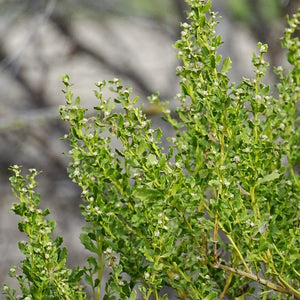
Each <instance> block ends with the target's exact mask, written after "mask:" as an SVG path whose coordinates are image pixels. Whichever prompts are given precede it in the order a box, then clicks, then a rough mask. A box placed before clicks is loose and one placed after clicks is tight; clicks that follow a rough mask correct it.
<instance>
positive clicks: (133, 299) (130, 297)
mask: <svg viewBox="0 0 300 300" xmlns="http://www.w3.org/2000/svg"><path fill="white" fill-rule="evenodd" d="M136 294H137V292H136V290H133V291H132V292H131V294H130V296H129V300H135V299H136Z"/></svg>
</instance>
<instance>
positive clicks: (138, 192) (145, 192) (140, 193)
mask: <svg viewBox="0 0 300 300" xmlns="http://www.w3.org/2000/svg"><path fill="white" fill-rule="evenodd" d="M132 194H133V196H134V197H136V198H138V199H140V200H142V201H147V200H154V199H157V198H159V197H160V196H161V195H162V193H161V192H160V191H158V190H156V189H151V188H147V187H143V188H137V189H135V190H134V191H133V193H132Z"/></svg>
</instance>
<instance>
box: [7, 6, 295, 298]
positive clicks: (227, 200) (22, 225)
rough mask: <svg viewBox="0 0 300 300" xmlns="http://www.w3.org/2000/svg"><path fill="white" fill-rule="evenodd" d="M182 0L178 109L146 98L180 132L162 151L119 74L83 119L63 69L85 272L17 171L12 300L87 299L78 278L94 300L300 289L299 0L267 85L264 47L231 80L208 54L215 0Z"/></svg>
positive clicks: (287, 294) (278, 294) (213, 52)
mask: <svg viewBox="0 0 300 300" xmlns="http://www.w3.org/2000/svg"><path fill="white" fill-rule="evenodd" d="M187 3H188V4H189V5H190V8H191V10H190V12H189V14H188V20H189V22H188V23H184V24H182V28H183V30H182V34H181V39H180V40H179V41H178V42H177V43H176V44H175V47H176V48H177V49H178V57H179V58H180V59H181V60H182V65H181V66H180V67H178V69H177V74H178V76H179V78H180V86H181V93H180V94H179V95H178V98H179V99H180V105H179V107H178V108H177V111H176V115H175V116H173V114H172V115H171V113H170V110H169V109H168V104H167V103H165V102H161V101H160V100H159V98H158V96H157V95H153V96H151V97H150V98H149V100H150V101H151V102H152V103H155V104H156V105H158V106H159V107H160V108H161V111H162V113H163V117H164V119H165V120H166V121H167V122H169V123H170V124H171V125H172V126H173V128H174V131H175V132H176V135H175V136H174V137H170V138H169V142H170V144H171V146H170V147H169V149H163V148H162V146H161V140H162V135H163V132H162V130H161V129H160V128H158V129H153V128H152V127H151V121H150V120H149V119H147V117H146V115H145V114H144V113H143V111H142V107H141V106H139V105H138V104H137V102H138V97H136V98H133V99H132V98H131V96H130V93H131V89H126V88H124V87H123V86H122V85H121V82H120V80H118V79H115V80H112V81H109V82H108V84H109V89H110V91H111V92H113V93H114V96H112V97H111V98H109V99H107V98H106V97H105V96H104V91H105V88H106V85H107V82H106V81H102V82H98V83H97V84H96V86H97V90H95V96H96V97H97V98H98V103H97V104H96V106H95V107H94V109H95V113H94V114H93V115H92V116H91V117H87V116H86V111H87V109H86V108H84V107H83V106H81V104H80V98H76V99H75V100H74V101H73V94H72V92H71V90H70V86H71V84H70V79H69V77H68V76H67V75H65V76H63V83H64V85H65V87H66V88H65V90H64V93H65V95H66V105H64V106H61V108H60V113H61V116H62V119H63V120H65V121H67V122H68V123H69V124H70V131H69V133H68V134H66V135H65V137H64V139H66V140H68V141H69V143H70V146H71V151H70V152H69V154H70V156H71V158H72V161H71V163H70V167H69V169H68V171H69V174H70V178H71V179H72V180H73V181H74V182H76V183H77V184H78V185H79V186H80V187H81V189H82V193H81V196H82V201H83V204H82V205H81V211H82V214H83V216H84V218H85V220H86V222H87V225H86V226H85V227H83V233H82V234H81V235H80V240H81V242H82V244H83V245H84V246H85V248H87V249H88V250H90V252H91V256H90V257H89V258H88V260H87V266H86V267H85V268H83V269H81V270H80V269H76V270H73V271H72V270H69V269H67V268H66V267H65V260H66V250H65V248H61V242H62V239H61V238H57V239H56V240H55V241H52V237H51V233H52V231H53V228H54V222H53V221H49V220H47V219H45V216H46V215H48V213H49V211H48V210H45V211H41V210H39V209H38V204H39V195H38V194H35V193H34V191H33V189H34V187H35V186H36V185H37V183H36V181H35V175H36V174H37V172H36V171H35V170H30V174H29V175H27V179H25V178H24V177H22V176H21V174H20V167H17V166H15V167H13V168H12V170H13V171H14V173H15V174H14V176H13V177H12V178H11V182H12V186H13V189H14V191H15V195H16V196H17V198H19V200H20V202H19V203H17V204H14V205H13V208H12V210H13V211H14V212H15V213H16V214H18V215H20V216H22V218H23V220H22V221H20V222H19V229H20V231H22V232H25V233H26V234H27V235H28V241H27V242H21V243H19V248H20V250H21V252H22V253H23V254H24V255H25V259H24V260H23V261H22V262H21V273H18V271H17V270H16V269H15V268H13V269H12V270H11V272H10V275H11V276H14V277H16V278H17V279H18V281H19V283H20V288H21V292H22V293H23V296H20V297H17V296H15V293H16V292H15V290H12V289H10V288H8V287H7V286H6V285H5V286H4V293H5V294H6V295H7V296H6V298H7V299H19V298H20V299H85V298H86V297H87V296H86V294H85V292H84V289H83V288H82V286H81V285H80V280H83V281H81V282H84V285H89V286H91V288H92V291H93V296H92V297H93V299H100V294H101V297H103V299H106V300H108V299H131V300H133V299H136V298H141V297H142V298H143V299H150V297H154V298H155V299H168V296H167V294H164V295H162V290H161V289H162V287H165V286H167V287H170V288H171V289H173V290H174V291H176V293H177V296H178V298H180V299H206V300H209V299H224V298H228V299H245V297H246V296H247V295H251V294H255V295H256V296H257V297H258V298H259V299H300V259H299V257H300V255H299V249H300V214H299V210H300V200H299V199H300V182H299V175H298V173H297V172H296V171H295V169H296V165H297V163H298V162H299V156H300V152H299V141H300V131H299V115H298V112H297V102H298V100H299V96H300V47H299V43H300V42H299V39H298V37H296V35H295V32H296V30H299V28H300V27H299V24H300V20H299V18H300V9H299V10H298V12H297V13H296V14H295V15H293V16H292V17H291V18H290V19H288V24H289V27H288V28H287V29H286V30H285V32H284V37H283V38H282V46H283V47H284V48H285V49H286V50H287V60H288V62H289V64H290V68H289V69H287V70H284V69H283V68H282V67H278V68H276V69H275V72H276V74H277V75H278V78H279V80H278V81H279V83H278V84H277V85H276V87H277V90H276V92H274V93H271V92H270V88H269V86H267V85H265V84H264V83H263V78H264V75H265V73H266V69H267V66H268V63H267V62H266V61H265V59H264V54H265V53H266V52H267V50H268V46H267V45H263V44H261V43H259V44H258V52H257V54H253V58H252V62H253V66H254V69H255V76H254V78H251V79H247V78H244V79H243V80H242V82H241V83H239V84H235V83H232V82H231V81H230V79H229V77H228V75H227V74H228V71H229V69H230V68H231V60H230V58H225V59H222V57H221V55H219V54H218V52H217V49H218V47H219V46H220V45H221V44H222V40H221V37H220V36H218V35H216V34H215V26H216V25H217V24H218V17H217V14H216V13H214V12H212V11H211V9H210V7H211V1H200V0H187ZM116 140H118V141H119V143H115V141H116ZM113 141H114V143H112V142H113ZM116 145H117V146H116ZM104 268H109V270H110V276H109V278H108V279H107V281H106V283H105V288H104V291H102V290H101V286H103V285H101V283H102V282H103V280H104V278H103V270H104ZM255 282H256V284H255ZM137 291H140V294H139V293H138V292H137ZM102 295H104V296H102Z"/></svg>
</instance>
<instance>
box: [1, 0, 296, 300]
mask: <svg viewBox="0 0 300 300" xmlns="http://www.w3.org/2000/svg"><path fill="white" fill-rule="evenodd" d="M299 5H300V1H299V0H290V1H289V0H261V1H260V0H213V8H214V9H215V10H216V11H218V12H219V13H220V15H221V16H222V19H221V20H220V22H221V25H219V26H218V27H217V30H218V31H219V33H220V34H221V35H222V37H223V40H224V42H225V44H224V45H223V46H222V47H221V48H220V52H221V53H222V54H223V56H230V57H231V59H232V61H233V69H232V70H231V72H230V76H231V78H232V80H234V81H239V80H240V78H241V77H242V76H246V77H251V76H253V74H254V73H253V68H252V67H251V52H252V51H256V44H257V42H258V41H262V42H266V43H268V44H269V48H270V51H269V54H268V60H269V62H270V63H271V65H272V66H274V65H277V64H282V63H283V57H284V53H283V52H282V51H281V49H280V42H279V37H280V36H281V35H282V32H283V28H284V26H285V18H284V16H285V15H286V14H287V13H289V14H290V13H293V12H295V11H296V8H297V7H298V6H299ZM185 9H186V5H185V3H184V0H151V1H149V0H81V1H80V0H57V1H55V0H47V1H46V0H0V195H1V198H0V254H1V255H0V284H1V286H2V283H3V282H7V283H11V280H10V279H9V278H8V276H7V272H8V270H9V268H10V267H11V266H12V265H15V264H17V263H18V261H19V260H20V259H22V255H21V254H20V253H19V251H18V248H17V241H19V240H23V239H25V237H24V236H23V235H22V234H21V233H19V232H18V230H17V221H18V219H17V218H16V217H15V216H14V215H13V214H12V213H9V208H10V207H11V204H12V202H14V201H15V199H14V197H13V195H12V193H11V190H10V185H9V181H8V178H9V176H10V175H11V174H9V172H8V167H9V166H10V165H14V164H18V165H23V166H24V170H26V169H28V168H36V169H38V170H42V171H43V173H42V174H41V175H40V176H39V177H38V180H39V182H40V186H39V189H38V190H39V192H40V193H41V195H42V196H41V206H42V207H43V208H46V207H49V208H50V209H51V212H52V214H51V218H52V219H55V220H56V221H57V228H56V231H55V234H58V235H62V236H63V238H64V242H65V245H66V246H67V247H68V249H69V260H68V264H69V266H73V265H82V264H84V260H85V257H86V252H85V250H84V249H83V246H81V245H80V242H79V234H80V230H81V226H83V225H84V222H83V220H82V218H81V216H80V212H79V209H78V206H79V204H80V190H79V189H78V188H77V187H76V185H74V184H73V183H72V182H71V181H70V180H69V179H68V176H67V172H66V166H67V164H68V159H67V158H66V157H65V156H64V155H63V154H62V153H63V152H67V151H68V150H69V149H68V145H67V144H66V143H65V142H63V141H61V140H60V137H62V136H63V135H64V133H66V132H67V127H66V124H65V123H63V122H62V121H60V118H59V112H58V107H59V105H61V104H64V101H65V100H64V95H63V94H62V92H61V89H62V88H63V85H62V84H61V75H62V74H65V73H66V74H69V75H70V77H71V82H72V83H74V86H73V88H72V91H73V92H74V94H75V96H80V97H81V99H82V103H83V105H86V106H89V107H92V106H93V105H94V104H95V103H97V100H96V99H95V98H94V96H93V89H95V86H94V83H95V82H97V81H99V80H103V79H106V80H110V79H113V78H115V77H117V78H121V79H122V81H123V83H124V85H126V86H132V87H133V88H134V94H135V95H139V96H140V98H141V101H146V99H147V96H149V95H150V94H152V93H155V92H159V93H160V98H161V99H163V100H169V101H170V102H171V107H174V103H175V102H174V100H173V99H174V96H175V95H176V93H177V92H178V91H179V90H178V84H177V83H178V80H177V78H176V76H175V68H176V66H178V65H179V64H180V62H179V61H178V60H177V59H176V56H175V53H176V51H175V49H174V48H173V47H172V45H173V44H174V42H175V41H176V40H177V39H178V38H179V37H180V26H179V24H180V22H184V21H185V15H186V14H185V12H184V11H185ZM267 80H269V81H270V82H271V83H272V82H274V80H275V78H274V77H273V76H272V75H269V76H268V78H267ZM172 101H173V102H172ZM172 103H173V104H172ZM145 112H146V113H147V114H148V115H149V117H152V118H153V125H154V126H156V127H157V126H160V127H164V123H163V122H161V121H160V119H159V117H157V116H156V115H155V112H154V111H153V110H152V109H151V107H149V109H148V106H147V104H145ZM166 134H172V133H171V132H170V131H169V129H167V128H166ZM12 284H14V282H13V283H12ZM1 297H3V299H4V296H2V295H0V299H2V298H1Z"/></svg>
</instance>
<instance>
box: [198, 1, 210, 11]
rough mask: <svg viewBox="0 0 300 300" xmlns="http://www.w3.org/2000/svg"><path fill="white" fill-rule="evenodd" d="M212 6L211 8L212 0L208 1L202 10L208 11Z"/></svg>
mask: <svg viewBox="0 0 300 300" xmlns="http://www.w3.org/2000/svg"><path fill="white" fill-rule="evenodd" d="M210 8H211V1H207V3H206V4H205V5H203V6H202V7H201V8H200V12H201V13H206V12H207V11H209V10H210Z"/></svg>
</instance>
